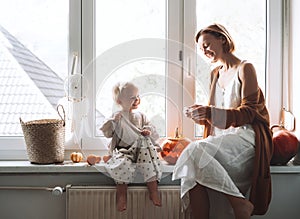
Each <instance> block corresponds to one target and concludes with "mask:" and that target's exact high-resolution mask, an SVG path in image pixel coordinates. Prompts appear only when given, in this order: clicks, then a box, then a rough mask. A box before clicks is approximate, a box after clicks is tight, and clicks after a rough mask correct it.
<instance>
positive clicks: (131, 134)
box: [100, 82, 161, 211]
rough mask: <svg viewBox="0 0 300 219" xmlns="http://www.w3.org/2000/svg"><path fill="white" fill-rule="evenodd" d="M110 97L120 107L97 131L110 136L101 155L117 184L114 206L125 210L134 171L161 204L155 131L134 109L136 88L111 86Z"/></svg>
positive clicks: (135, 105) (128, 85) (153, 197)
mask: <svg viewBox="0 0 300 219" xmlns="http://www.w3.org/2000/svg"><path fill="white" fill-rule="evenodd" d="M113 97H114V100H115V102H116V103H117V104H118V105H119V106H120V107H121V111H118V112H115V113H114V114H113V115H112V117H111V118H110V119H108V120H107V121H106V122H104V124H103V125H102V127H101V128H100V130H101V131H102V132H103V134H104V136H105V137H107V138H112V140H111V144H110V150H109V156H104V158H103V160H104V161H105V168H106V170H107V172H108V173H109V174H110V176H111V177H112V178H113V179H114V180H115V182H116V185H117V208H118V210H119V211H124V210H126V205H127V196H126V194H127V185H128V184H129V183H131V182H133V181H134V178H135V174H136V170H139V171H140V172H141V174H142V175H143V179H144V181H145V182H146V183H147V187H148V190H149V193H150V199H151V200H152V202H153V204H154V205H156V206H161V200H160V196H159V193H158V190H157V181H159V180H160V178H161V170H160V165H161V164H160V161H159V158H158V155H157V151H156V150H157V149H158V148H160V147H159V146H158V144H156V143H155V140H157V139H158V137H159V136H158V134H157V132H156V131H155V127H154V126H153V125H151V123H150V122H149V121H148V120H147V118H146V116H145V115H144V114H143V113H141V112H138V111H134V110H136V109H137V108H138V106H139V104H140V97H139V94H138V88H137V87H136V86H135V85H134V84H132V83H129V82H127V83H124V84H120V83H118V84H117V85H115V86H114V88H113Z"/></svg>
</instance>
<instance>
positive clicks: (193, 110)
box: [185, 104, 211, 123]
mask: <svg viewBox="0 0 300 219" xmlns="http://www.w3.org/2000/svg"><path fill="white" fill-rule="evenodd" d="M210 112H211V107H209V106H203V105H198V104H194V105H192V106H189V107H187V108H185V115H186V116H187V117H188V118H191V119H192V120H194V121H195V122H196V123H200V121H203V120H206V119H209V117H210V114H211V113H210Z"/></svg>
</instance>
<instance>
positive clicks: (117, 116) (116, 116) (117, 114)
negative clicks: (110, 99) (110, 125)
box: [114, 112, 122, 122]
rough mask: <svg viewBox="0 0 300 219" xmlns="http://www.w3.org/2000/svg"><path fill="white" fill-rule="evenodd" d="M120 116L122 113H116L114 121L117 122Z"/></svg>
mask: <svg viewBox="0 0 300 219" xmlns="http://www.w3.org/2000/svg"><path fill="white" fill-rule="evenodd" d="M121 117H122V113H120V112H119V113H116V114H115V116H114V121H115V122H118V121H119V120H120V119H121Z"/></svg>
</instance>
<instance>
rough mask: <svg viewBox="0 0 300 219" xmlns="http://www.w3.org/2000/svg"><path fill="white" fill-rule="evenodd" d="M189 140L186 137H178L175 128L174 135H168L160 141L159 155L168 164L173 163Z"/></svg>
mask: <svg viewBox="0 0 300 219" xmlns="http://www.w3.org/2000/svg"><path fill="white" fill-rule="evenodd" d="M190 142H191V141H190V140H189V139H188V138H184V137H180V136H179V134H178V128H176V131H175V137H169V138H167V139H166V140H165V141H164V142H163V143H162V151H161V152H160V155H161V157H162V158H163V159H164V160H165V161H166V162H167V163H168V164H171V165H174V164H175V163H176V161H177V159H178V157H179V156H180V154H181V153H182V151H183V150H184V149H185V148H186V146H187V145H188V144H189V143H190Z"/></svg>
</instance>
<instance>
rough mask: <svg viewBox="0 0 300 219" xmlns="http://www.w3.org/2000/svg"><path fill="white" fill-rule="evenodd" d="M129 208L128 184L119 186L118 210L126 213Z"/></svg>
mask: <svg viewBox="0 0 300 219" xmlns="http://www.w3.org/2000/svg"><path fill="white" fill-rule="evenodd" d="M126 208H127V184H117V209H118V211H125V210H126Z"/></svg>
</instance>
